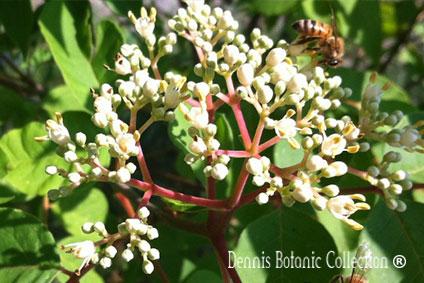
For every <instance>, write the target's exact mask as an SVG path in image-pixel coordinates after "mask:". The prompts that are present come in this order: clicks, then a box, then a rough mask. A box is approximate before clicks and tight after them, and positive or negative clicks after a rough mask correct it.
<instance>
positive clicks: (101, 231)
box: [93, 221, 108, 237]
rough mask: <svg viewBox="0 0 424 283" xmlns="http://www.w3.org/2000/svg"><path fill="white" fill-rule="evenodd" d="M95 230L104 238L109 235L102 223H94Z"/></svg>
mask: <svg viewBox="0 0 424 283" xmlns="http://www.w3.org/2000/svg"><path fill="white" fill-rule="evenodd" d="M93 229H94V231H96V232H97V233H99V234H100V235H102V236H103V237H106V236H107V235H108V233H107V230H106V226H105V224H104V223H103V222H101V221H97V222H96V223H94V225H93Z"/></svg>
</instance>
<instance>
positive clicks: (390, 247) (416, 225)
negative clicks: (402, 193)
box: [361, 201, 424, 282]
mask: <svg viewBox="0 0 424 283" xmlns="http://www.w3.org/2000/svg"><path fill="white" fill-rule="evenodd" d="M406 203H407V205H408V209H407V210H406V211H405V212H403V213H398V212H394V211H392V210H390V209H388V208H387V207H386V205H385V204H384V201H380V202H379V203H378V204H377V206H376V207H375V208H374V209H373V210H372V211H371V215H370V217H369V220H368V222H367V224H366V225H365V230H364V231H363V232H362V233H361V241H365V242H368V244H369V246H370V248H371V251H372V253H373V257H374V258H377V259H380V258H385V259H386V260H387V267H386V268H374V269H373V268H372V269H371V270H370V271H369V272H368V273H367V275H366V276H367V278H368V280H369V282H423V281H424V247H423V245H422V240H423V239H424V226H423V225H422V215H423V214H424V204H420V203H415V202H410V201H407V202H406ZM396 255H402V256H404V257H405V258H406V261H407V263H406V266H405V267H403V268H396V267H395V266H394V265H393V258H394V257H395V256H396Z"/></svg>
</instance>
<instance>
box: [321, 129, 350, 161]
mask: <svg viewBox="0 0 424 283" xmlns="http://www.w3.org/2000/svg"><path fill="white" fill-rule="evenodd" d="M346 144H347V142H346V139H345V138H344V137H343V136H341V135H339V134H332V135H331V136H329V137H326V138H325V139H324V141H323V142H322V145H321V152H322V153H323V154H325V155H327V156H332V157H334V156H336V155H339V154H341V153H342V152H343V151H344V149H345V147H346Z"/></svg>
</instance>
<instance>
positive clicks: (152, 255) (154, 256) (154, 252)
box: [147, 248, 160, 260]
mask: <svg viewBox="0 0 424 283" xmlns="http://www.w3.org/2000/svg"><path fill="white" fill-rule="evenodd" d="M147 256H148V257H149V259H150V260H158V259H159V258H160V253H159V250H158V249H155V248H153V249H150V251H148V252H147Z"/></svg>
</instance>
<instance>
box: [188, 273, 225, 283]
mask: <svg viewBox="0 0 424 283" xmlns="http://www.w3.org/2000/svg"><path fill="white" fill-rule="evenodd" d="M220 281H221V277H220V276H218V275H217V274H216V273H215V272H212V271H210V270H196V271H195V272H193V273H192V274H191V275H190V276H189V277H188V278H187V280H185V281H184V282H185V283H197V282H202V283H215V282H220Z"/></svg>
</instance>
